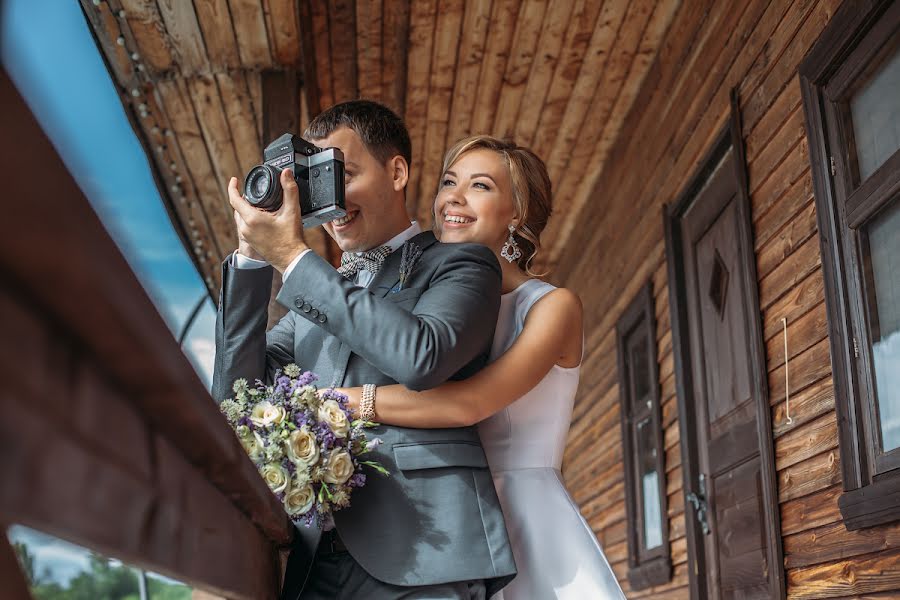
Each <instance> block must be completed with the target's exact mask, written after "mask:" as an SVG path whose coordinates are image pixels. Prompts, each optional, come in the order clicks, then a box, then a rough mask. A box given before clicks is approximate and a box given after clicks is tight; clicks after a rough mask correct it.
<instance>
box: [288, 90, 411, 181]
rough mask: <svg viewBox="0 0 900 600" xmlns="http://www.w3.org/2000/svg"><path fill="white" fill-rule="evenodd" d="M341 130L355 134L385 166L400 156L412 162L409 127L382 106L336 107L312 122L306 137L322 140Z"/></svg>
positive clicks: (366, 103) (349, 104) (345, 104)
mask: <svg viewBox="0 0 900 600" xmlns="http://www.w3.org/2000/svg"><path fill="white" fill-rule="evenodd" d="M339 127H348V128H350V129H352V130H353V131H355V132H356V134H357V135H358V136H359V137H360V139H361V140H362V141H363V143H364V144H365V145H366V149H368V151H369V152H370V153H371V154H372V156H374V157H375V158H377V159H378V160H379V161H380V162H381V163H382V164H384V163H386V162H387V161H388V160H389V159H390V158H391V157H393V156H396V155H398V154H399V155H400V156H402V157H403V158H405V159H406V164H407V165H409V164H411V163H412V143H411V142H410V141H409V132H408V131H407V130H406V124H405V123H403V119H401V118H400V117H399V116H398V115H397V113H395V112H394V111H392V110H391V109H389V108H388V107H387V106H385V105H383V104H379V103H378V102H374V101H372V100H351V101H349V102H341V103H340V104H335V105H334V106H332V107H331V108H329V109H327V110H325V111H323V112H321V113H319V115H318V116H316V118H314V119H313V120H312V121H310V123H309V126H308V127H307V128H306V132H305V133H304V136H303V137H305V138H306V139H308V140H312V141H315V140H320V139H322V138H324V137H328V136H329V135H331V134H332V133H333V132H334V130H335V129H338V128H339Z"/></svg>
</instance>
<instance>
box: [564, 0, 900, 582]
mask: <svg viewBox="0 0 900 600" xmlns="http://www.w3.org/2000/svg"><path fill="white" fill-rule="evenodd" d="M839 5H840V0H821V1H818V2H814V1H809V0H793V1H791V0H771V1H770V2H766V1H749V2H748V1H740V2H739V1H735V2H724V1H719V2H711V1H710V0H691V1H689V2H682V4H681V6H680V8H679V10H678V13H677V14H676V15H675V18H674V20H673V22H672V26H671V27H670V28H669V30H668V32H667V33H666V37H665V39H664V40H663V49H662V50H661V52H660V55H659V57H658V58H657V60H656V62H655V63H654V64H653V65H652V66H651V71H650V74H649V75H648V77H647V82H646V83H645V85H644V86H643V88H642V89H641V91H640V94H639V97H638V99H637V101H636V102H635V109H634V110H632V112H631V113H630V114H629V116H628V118H627V120H626V123H625V126H624V128H623V135H622V136H621V137H620V138H619V140H618V142H617V144H616V146H615V147H614V148H613V150H612V154H611V158H610V160H609V162H608V163H607V164H606V167H605V170H604V171H603V172H602V173H601V174H600V176H599V179H598V185H597V187H596V189H595V193H594V195H593V199H592V200H591V202H592V203H593V205H588V206H587V207H586V208H585V209H584V214H583V215H582V222H581V225H580V226H579V227H578V228H577V229H576V230H574V231H573V232H572V235H571V236H570V239H569V240H568V242H567V246H566V249H565V250H564V253H563V256H562V259H561V261H560V264H561V265H562V267H561V268H560V270H559V271H558V272H557V273H556V275H555V280H556V282H557V283H560V284H563V285H566V286H568V287H571V288H572V289H574V290H575V291H576V292H578V294H579V295H580V296H581V298H582V300H583V302H584V304H585V306H586V307H587V323H586V326H587V330H586V339H587V349H586V359H585V365H584V371H583V379H582V384H581V389H580V392H579V396H578V401H577V404H576V408H575V420H574V422H573V426H572V429H571V432H570V439H569V446H568V449H567V453H566V457H565V463H564V474H565V477H566V481H567V483H568V485H569V486H570V489H571V490H572V492H573V495H574V497H575V499H576V501H577V502H578V503H579V505H580V506H581V508H582V513H583V514H584V516H585V518H586V519H587V520H588V521H589V523H590V524H591V526H592V527H593V529H594V531H595V532H596V534H597V536H598V539H599V540H600V542H601V543H602V545H603V547H604V548H605V550H606V553H607V555H608V557H609V560H610V563H611V564H612V566H613V569H614V571H615V572H616V574H617V576H618V577H619V580H620V581H621V582H622V585H623V588H624V589H625V590H626V594H627V595H628V597H629V598H643V597H653V598H654V599H667V598H688V597H689V591H688V588H687V581H688V579H687V562H686V561H687V545H686V541H685V533H684V530H685V517H684V497H683V494H682V469H681V456H680V446H679V429H678V414H677V403H676V399H675V381H674V375H673V370H674V369H673V357H672V337H671V326H670V317H669V302H668V293H669V292H668V286H667V275H666V268H665V252H664V244H663V222H662V214H661V211H662V206H663V204H664V203H669V202H673V201H674V200H675V198H676V197H677V195H678V193H679V192H680V191H681V190H682V189H683V188H684V186H685V185H686V183H687V182H688V180H689V178H690V177H691V176H692V174H693V173H694V171H695V169H696V167H697V166H698V163H699V161H700V160H701V159H702V157H703V155H704V153H705V152H706V151H707V150H708V149H709V147H710V145H711V144H712V142H713V140H714V138H715V136H716V134H717V133H718V132H719V131H720V130H721V128H722V127H723V126H724V125H725V123H726V122H727V119H728V115H729V110H730V107H729V90H731V89H732V88H734V87H737V88H738V90H739V93H740V105H741V113H742V125H743V135H744V143H745V147H746V155H747V163H748V170H749V185H750V193H751V202H752V218H753V225H754V237H755V248H756V260H757V269H758V276H759V293H760V307H761V311H762V315H761V319H762V325H763V331H764V337H765V345H766V356H767V368H768V373H769V389H770V399H771V403H772V422H773V436H774V438H775V451H776V468H777V470H778V495H779V501H780V508H781V521H782V530H783V531H782V537H783V545H784V554H785V569H786V579H787V591H788V597H789V598H797V599H800V598H809V599H813V598H815V599H820V598H838V597H841V598H844V597H859V596H860V595H865V597H885V598H887V597H898V596H900V591H898V590H900V525H892V526H888V527H879V528H874V529H870V530H864V531H859V532H847V531H846V530H845V528H844V526H843V524H842V523H841V515H840V512H839V510H838V505H837V499H838V497H839V495H840V493H841V471H840V453H839V451H838V447H837V445H838V442H837V439H838V436H837V425H836V418H835V411H834V388H833V385H832V379H831V366H830V360H829V347H828V340H827V335H828V326H827V319H826V311H825V304H824V289H823V278H822V269H821V258H820V252H819V239H818V235H817V230H816V214H815V204H814V200H813V192H812V179H811V175H810V168H809V156H808V150H807V140H806V136H805V131H804V114H803V109H802V106H801V97H800V87H799V81H798V76H797V69H798V65H799V64H800V61H801V60H802V59H803V57H804V55H805V54H806V52H807V51H808V50H809V49H810V47H811V46H812V45H813V43H814V42H815V41H816V39H817V38H818V36H819V34H820V33H821V32H822V30H823V29H824V27H825V26H826V24H827V23H828V22H829V20H830V18H831V15H832V14H833V13H834V12H835V10H836V8H837V7H838V6H839ZM648 279H652V281H653V287H654V295H655V297H656V317H657V321H658V326H657V337H658V353H659V355H658V358H659V365H660V368H659V372H660V382H661V384H660V385H661V395H660V398H661V401H662V413H663V427H664V428H665V431H664V439H665V456H666V472H667V486H666V489H667V493H668V497H669V502H668V517H669V529H670V535H671V553H672V561H673V564H674V575H673V579H672V581H671V582H670V583H669V584H667V585H662V586H658V587H655V588H652V589H648V590H642V591H640V592H632V591H631V590H630V589H629V587H628V581H627V577H626V576H627V571H628V561H627V557H628V550H627V544H626V536H625V532H626V527H627V526H628V524H627V523H626V521H625V501H624V487H623V485H624V474H623V467H622V448H621V431H620V427H619V410H620V408H619V389H618V382H617V374H616V348H615V322H616V320H617V319H618V318H619V316H620V315H621V314H622V312H623V310H624V308H625V307H626V305H627V304H628V302H630V300H631V299H632V298H633V297H634V295H635V294H636V293H637V291H638V289H639V288H640V286H641V285H643V284H644V283H645V282H646V281H647V280H648ZM782 318H787V323H788V330H787V335H788V341H789V350H788V353H789V357H790V376H791V381H790V391H791V408H790V412H791V417H792V418H793V423H792V424H790V425H789V424H788V423H787V419H786V414H785V374H784V362H785V361H784V350H783V338H782V322H781V319H782ZM869 594H875V596H869Z"/></svg>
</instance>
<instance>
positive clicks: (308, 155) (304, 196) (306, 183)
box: [244, 133, 347, 227]
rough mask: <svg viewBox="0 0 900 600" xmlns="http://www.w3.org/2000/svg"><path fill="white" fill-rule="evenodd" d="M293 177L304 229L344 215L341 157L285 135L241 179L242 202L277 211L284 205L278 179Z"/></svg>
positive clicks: (342, 159)
mask: <svg viewBox="0 0 900 600" xmlns="http://www.w3.org/2000/svg"><path fill="white" fill-rule="evenodd" d="M284 169H290V170H291V172H292V173H293V174H294V180H295V181H296V182H297V187H298V188H300V214H301V216H302V217H303V226H304V227H315V226H316V225H321V224H322V223H327V222H328V221H331V220H333V219H338V218H340V217H343V216H344V215H346V214H347V212H346V211H345V210H344V154H343V153H342V152H341V151H340V150H338V149H337V148H319V147H318V146H314V145H313V144H310V143H309V142H307V141H306V140H304V139H303V138H301V137H298V136H296V135H292V134H290V133H285V134H284V135H282V136H281V137H279V138H278V139H277V140H275V141H274V142H272V143H271V144H269V145H268V146H266V149H265V150H264V151H263V164H261V165H256V166H255V167H253V168H252V169H250V172H249V173H247V177H245V178H244V198H246V199H247V202H249V203H250V204H252V205H253V206H255V207H256V208H259V209H260V210H266V211H276V210H278V209H279V208H281V205H282V204H283V203H284V193H283V190H282V189H281V182H280V181H279V179H278V178H279V176H280V175H281V171H283V170H284Z"/></svg>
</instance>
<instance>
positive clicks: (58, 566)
mask: <svg viewBox="0 0 900 600" xmlns="http://www.w3.org/2000/svg"><path fill="white" fill-rule="evenodd" d="M6 536H7V540H8V541H9V543H10V545H11V546H12V549H13V551H14V552H15V555H16V558H17V559H18V561H19V567H20V569H21V571H22V575H23V576H24V579H25V583H26V584H27V585H28V590H29V592H30V593H31V596H32V597H33V598H35V600H62V599H66V600H81V599H87V598H91V599H94V600H108V599H112V598H121V599H124V600H191V597H192V596H191V594H192V590H191V588H190V587H188V586H186V585H184V584H183V583H180V582H178V581H175V580H174V579H169V578H168V577H164V576H162V575H158V574H156V573H152V572H149V571H144V570H142V569H138V568H135V567H131V566H129V565H127V564H125V563H123V562H122V561H119V560H116V559H111V558H107V557H105V556H103V555H102V554H98V553H96V552H92V551H90V550H88V549H86V548H82V547H81V546H76V545H75V544H70V543H69V542H66V541H64V540H61V539H58V538H55V537H53V536H50V535H47V534H45V533H42V532H40V531H37V530H34V529H29V528H28V527H23V526H22V525H13V526H12V527H10V528H9V530H7V532H6ZM7 540H4V539H0V544H4V543H6V542H7Z"/></svg>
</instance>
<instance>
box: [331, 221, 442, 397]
mask: <svg viewBox="0 0 900 600" xmlns="http://www.w3.org/2000/svg"><path fill="white" fill-rule="evenodd" d="M409 243H413V244H418V246H419V248H421V249H422V252H425V250H426V249H427V248H428V247H429V246H431V245H432V244H435V243H437V238H435V237H434V234H433V233H432V232H430V231H423V232H422V233H420V234H418V235H415V236H413V237H412V238H410V239H409ZM402 256H403V252H402V246H401V248H398V249H397V250H396V251H394V252H391V253H390V255H389V256H388V257H387V258H386V259H385V261H384V264H383V265H382V266H381V270H380V271H378V273H376V274H375V277H374V278H372V282H371V283H370V284H369V287H368V290H369V291H370V292H371V293H372V294H373V295H374V296H377V297H378V298H384V297H385V296H387V295H388V293H389V292H390V291H391V290H392V289H393V288H394V286H395V285H397V284H398V283H400V261H401V258H402ZM419 260H421V259H419ZM351 353H352V352H351V350H350V346H349V345H348V344H346V343H345V342H343V341H342V342H341V347H340V349H339V350H338V354H337V358H336V360H335V364H334V373H335V377H334V379H335V381H337V382H338V385H343V384H344V377H345V376H346V374H347V364H348V363H349V362H350V354H351Z"/></svg>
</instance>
